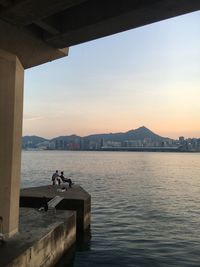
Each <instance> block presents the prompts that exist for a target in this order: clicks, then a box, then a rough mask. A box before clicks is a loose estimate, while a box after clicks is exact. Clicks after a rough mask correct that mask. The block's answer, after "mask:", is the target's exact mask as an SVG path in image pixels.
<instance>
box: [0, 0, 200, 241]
mask: <svg viewBox="0 0 200 267" xmlns="http://www.w3.org/2000/svg"><path fill="white" fill-rule="evenodd" d="M199 9H200V1H199V0H123V1H122V0H118V1H116V0H109V1H108V0H0V182H1V186H0V224H1V223H2V222H3V227H1V228H0V232H1V231H2V232H3V234H5V235H6V236H11V235H13V234H14V233H16V232H17V231H18V217H19V216H18V214H19V187H20V159H21V146H20V144H21V135H22V113H23V112H22V110H23V71H24V69H27V68H31V67H34V66H37V65H40V64H43V63H46V62H49V61H52V60H55V59H58V58H61V57H64V56H66V55H68V47H69V46H73V45H77V44H80V43H83V42H87V41H90V40H94V39H97V38H101V37H104V36H108V35H111V34H115V33H118V32H122V31H125V30H129V29H132V28H136V27H140V26H143V25H147V24H150V23H154V22H157V21H160V20H164V19H168V18H171V17H175V16H178V15H182V14H186V13H189V12H193V11H197V10H199ZM1 226H2V225H1Z"/></svg>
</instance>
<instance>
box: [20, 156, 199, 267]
mask: <svg viewBox="0 0 200 267" xmlns="http://www.w3.org/2000/svg"><path fill="white" fill-rule="evenodd" d="M56 169H58V170H64V172H65V174H66V175H70V176H71V177H72V179H73V181H74V182H75V183H77V184H80V185H81V186H83V187H84V188H85V189H86V190H87V191H88V192H89V193H90V194H91V195H92V227H91V234H92V238H91V240H90V242H89V243H88V244H87V246H84V247H82V249H80V248H79V250H78V251H77V252H76V257H75V260H74V264H73V266H74V267H86V266H87V267H97V266H105V267H107V266H109V267H115V266H121V267H129V266H130V267H133V266H146V267H147V266H148V267H149V266H153V267H156V266H181V267H184V266H187V267H188V266H200V154H199V153H196V154H191V153H151V152H147V153H146V152H142V153H139V152H136V153H134V152H68V151H66V152H64V151H63V152H62V151H27V152H23V154H22V179H21V186H22V187H29V186H38V185H44V184H49V183H50V180H51V175H52V173H53V172H54V171H55V170H56ZM66 266H67V265H66Z"/></svg>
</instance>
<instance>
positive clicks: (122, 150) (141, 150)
mask: <svg viewBox="0 0 200 267" xmlns="http://www.w3.org/2000/svg"><path fill="white" fill-rule="evenodd" d="M22 151H36V152H37V151H63V152H67V151H73V152H80V151H89V152H173V153H200V151H189V150H188V151H181V150H178V149H170V148H168V149H153V148H149V149H148V148H145V149H130V148H128V149H115V148H114V149H111V148H107V149H77V150H63V149H22Z"/></svg>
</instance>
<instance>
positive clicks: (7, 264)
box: [0, 208, 76, 267]
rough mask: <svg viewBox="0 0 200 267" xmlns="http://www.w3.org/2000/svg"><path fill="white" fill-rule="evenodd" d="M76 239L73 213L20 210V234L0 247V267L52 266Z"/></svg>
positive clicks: (74, 213)
mask: <svg viewBox="0 0 200 267" xmlns="http://www.w3.org/2000/svg"><path fill="white" fill-rule="evenodd" d="M75 240H76V212H73V211H56V213H55V212H54V211H53V212H52V211H48V212H39V211H38V210H36V209H31V208H20V224H19V233H18V234H16V235H15V236H13V237H11V238H9V239H8V240H7V241H6V243H5V245H2V246H0V255H1V256H0V267H27V266H28V267H39V266H42V267H51V266H54V264H55V263H56V262H57V261H58V260H59V259H60V258H61V256H62V255H63V253H64V252H65V251H66V250H68V249H70V248H71V247H72V246H73V244H74V243H75Z"/></svg>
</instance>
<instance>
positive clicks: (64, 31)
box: [0, 0, 200, 68]
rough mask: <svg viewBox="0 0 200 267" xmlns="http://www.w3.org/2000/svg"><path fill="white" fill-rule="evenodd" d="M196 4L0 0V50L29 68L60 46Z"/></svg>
mask: <svg viewBox="0 0 200 267" xmlns="http://www.w3.org/2000/svg"><path fill="white" fill-rule="evenodd" d="M199 9H200V0H0V49H4V50H7V51H8V52H11V53H14V54H16V55H17V56H18V57H19V59H20V60H21V62H22V64H23V66H24V67H25V68H30V67H33V66H36V65H39V64H42V63H45V62H48V61H51V60H54V59H57V58H60V57H63V56H66V55H67V54H68V49H67V48H66V47H69V46H73V45H76V44H80V43H83V42H86V41H90V40H94V39H97V38H100V37H104V36H107V35H111V34H114V33H118V32H121V31H125V30H129V29H132V28H136V27H140V26H143V25H146V24H150V23H153V22H156V21H160V20H164V19H167V18H171V17H174V16H178V15H182V14H185V13H189V12H193V11H197V10H199Z"/></svg>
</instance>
